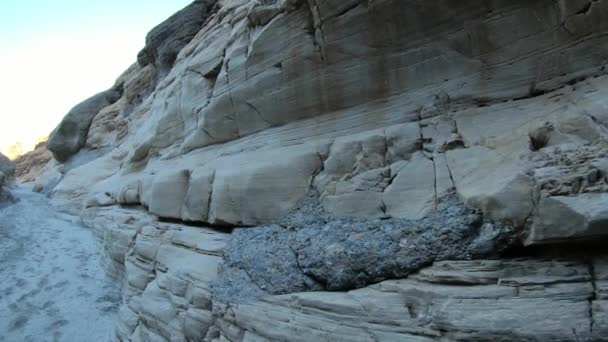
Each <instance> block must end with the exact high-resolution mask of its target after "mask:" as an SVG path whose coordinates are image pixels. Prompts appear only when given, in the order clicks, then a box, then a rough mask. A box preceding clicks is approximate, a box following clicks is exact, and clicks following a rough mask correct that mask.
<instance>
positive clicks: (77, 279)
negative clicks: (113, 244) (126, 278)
mask: <svg viewBox="0 0 608 342" xmlns="http://www.w3.org/2000/svg"><path fill="white" fill-rule="evenodd" d="M14 194H15V195H16V197H18V198H19V199H20V201H19V202H18V203H17V204H15V205H12V206H10V207H7V208H5V209H0V341H7V342H8V341H10V342H13V341H35V342H43V341H105V340H107V339H108V337H109V333H110V331H111V330H112V325H113V321H114V315H115V311H116V308H117V306H118V302H119V301H120V292H119V290H118V289H117V288H116V286H115V285H114V284H113V283H112V281H111V280H110V279H108V278H107V277H106V275H105V274H104V271H103V269H102V267H101V253H100V246H99V243H98V242H97V241H96V239H95V237H94V236H93V234H92V233H91V232H90V231H89V230H87V229H86V228H84V227H82V226H81V225H80V224H79V220H78V218H76V217H74V216H69V215H66V214H63V213H59V212H57V211H55V210H53V208H52V207H50V206H49V203H48V200H47V199H46V198H45V197H44V196H41V195H39V194H35V193H31V192H30V191H28V190H21V189H20V190H17V191H15V192H14Z"/></svg>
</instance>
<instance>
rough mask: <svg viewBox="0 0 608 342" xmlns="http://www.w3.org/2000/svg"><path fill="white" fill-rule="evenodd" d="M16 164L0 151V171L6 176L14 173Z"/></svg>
mask: <svg viewBox="0 0 608 342" xmlns="http://www.w3.org/2000/svg"><path fill="white" fill-rule="evenodd" d="M15 168H16V165H15V163H14V162H12V161H11V160H10V159H8V157H6V156H5V155H3V154H2V153H0V172H2V173H3V174H4V175H5V176H6V177H10V176H12V175H13V173H15Z"/></svg>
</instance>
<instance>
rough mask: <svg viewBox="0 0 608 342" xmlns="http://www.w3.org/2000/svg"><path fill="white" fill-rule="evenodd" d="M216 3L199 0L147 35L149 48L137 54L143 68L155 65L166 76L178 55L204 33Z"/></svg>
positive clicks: (146, 47) (214, 1) (214, 0)
mask: <svg viewBox="0 0 608 342" xmlns="http://www.w3.org/2000/svg"><path fill="white" fill-rule="evenodd" d="M216 2H217V1H216V0H196V1H194V2H193V3H191V4H190V5H188V6H187V7H186V8H184V9H182V10H181V11H179V12H177V13H175V14H174V15H173V16H171V17H170V18H169V19H167V20H166V21H164V22H163V23H162V24H160V25H158V26H156V27H155V28H154V29H153V30H152V31H150V32H149V33H148V35H147V36H146V46H145V47H144V48H143V50H141V51H140V52H139V54H138V55H137V62H138V63H139V65H141V66H142V67H144V66H146V65H148V64H154V65H155V66H156V68H157V69H158V70H160V74H161V77H164V76H165V75H166V74H167V73H168V72H169V70H171V68H172V67H173V63H175V59H176V58H177V55H178V54H179V52H180V51H181V50H182V49H183V48H184V46H186V45H187V44H188V43H189V42H190V41H191V40H192V38H194V36H195V35H196V34H197V33H198V32H199V31H200V30H201V27H202V26H203V23H204V22H205V20H207V17H208V16H209V13H210V11H211V8H212V7H213V6H214V5H215V3H216Z"/></svg>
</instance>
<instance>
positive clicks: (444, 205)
mask: <svg viewBox="0 0 608 342" xmlns="http://www.w3.org/2000/svg"><path fill="white" fill-rule="evenodd" d="M313 203H314V201H313ZM301 206H304V207H307V209H310V206H311V203H306V204H304V205H301ZM312 206H313V208H315V209H316V210H306V211H305V212H302V211H301V210H297V211H295V212H294V213H291V214H290V215H289V216H288V217H286V218H285V219H283V220H282V222H289V223H292V224H290V225H289V228H286V227H284V226H279V225H273V226H268V227H259V228H243V229H238V230H237V231H235V232H233V236H232V238H231V239H230V242H229V243H228V245H227V246H226V249H225V251H224V264H223V266H222V268H221V270H220V278H219V281H218V283H217V284H216V286H215V293H216V294H217V296H218V298H220V299H221V300H223V301H227V302H234V301H238V300H241V297H242V295H240V294H241V291H243V289H244V288H246V287H251V286H254V287H257V288H259V290H262V291H264V292H267V293H271V294H285V293H293V292H301V291H310V290H332V291H335V290H348V289H354V288H360V287H364V286H366V285H369V284H371V283H376V282H379V281H382V280H385V279H396V278H405V277H406V276H407V275H408V274H410V273H412V272H415V271H417V270H419V269H421V268H423V267H425V266H427V265H430V264H432V263H433V262H434V261H439V260H450V259H471V258H473V257H477V258H479V257H484V256H485V257H487V256H491V255H498V254H499V253H500V252H502V251H504V250H506V249H507V248H508V247H512V246H513V245H514V244H515V242H516V241H517V240H516V238H514V236H516V234H515V232H513V231H512V229H510V228H509V227H497V226H495V225H494V224H492V223H489V222H486V223H484V222H483V218H482V217H481V215H480V213H479V212H478V211H476V210H472V209H467V208H465V207H464V206H463V205H462V203H459V201H458V200H457V199H456V198H454V196H450V197H446V198H442V199H441V203H440V206H441V208H440V210H439V211H437V212H436V213H433V214H432V215H429V216H427V217H425V218H424V219H420V220H417V221H409V220H404V219H385V220H380V219H376V220H366V219H332V220H324V219H323V217H326V216H327V215H324V214H323V213H322V208H320V207H319V206H318V205H314V204H312ZM300 215H302V216H304V215H305V216H306V217H308V218H313V217H314V218H316V219H313V220H315V221H317V222H316V223H311V222H310V221H308V222H305V223H304V224H301V223H300V224H298V223H296V224H293V223H294V222H296V220H295V219H294V216H296V217H297V216H300ZM241 272H243V274H245V275H246V278H248V279H249V280H248V281H245V282H235V281H234V279H235V275H236V274H239V273H241ZM251 292H256V290H251ZM234 294H237V296H234ZM248 300H252V299H251V298H249V299H248Z"/></svg>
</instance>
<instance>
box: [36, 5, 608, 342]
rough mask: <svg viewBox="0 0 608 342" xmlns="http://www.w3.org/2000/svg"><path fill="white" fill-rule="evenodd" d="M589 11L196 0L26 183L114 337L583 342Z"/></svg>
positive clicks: (594, 208)
mask: <svg viewBox="0 0 608 342" xmlns="http://www.w3.org/2000/svg"><path fill="white" fill-rule="evenodd" d="M607 15H608V3H607V2H605V1H586V0H581V1H561V0H534V1H523V0H517V1H482V0H473V1H460V2H457V1H425V2H420V1H413V0H377V1H360V0H340V1H338V0H307V1H304V0H268V1H266V0H264V1H249V0H218V1H217V2H210V1H195V2H194V3H193V4H192V5H190V6H189V7H187V8H186V9H184V10H183V11H181V12H178V13H177V14H176V15H175V16H173V17H171V18H170V19H169V20H168V21H166V22H165V23H163V24H161V25H160V26H158V27H157V28H155V29H154V30H153V31H152V32H151V33H150V34H149V36H148V39H147V44H146V47H145V48H144V50H143V51H142V53H140V55H139V57H138V63H136V64H134V65H133V66H131V67H130V68H129V69H128V70H127V71H126V72H125V73H124V74H123V75H121V76H120V77H119V79H118V81H117V82H116V84H117V85H119V86H120V89H121V91H120V92H118V93H116V94H114V93H112V96H111V101H110V100H107V98H106V97H104V98H105V100H103V101H100V102H97V101H93V100H87V102H85V104H86V103H88V101H93V102H95V106H93V107H94V108H92V110H88V109H91V108H89V105H86V106H85V105H84V104H83V105H82V106H85V107H87V110H86V111H83V112H86V113H85V114H82V115H84V116H86V118H87V120H80V121H79V122H82V123H86V125H84V126H86V129H85V128H84V126H83V127H80V126H78V127H77V128H78V129H69V127H68V126H69V125H67V124H66V125H64V124H62V125H60V126H59V127H58V129H57V130H56V131H55V134H54V135H57V134H60V135H61V134H64V133H65V136H66V138H65V139H59V138H55V139H53V137H52V138H51V140H55V141H57V142H58V144H64V145H66V146H67V145H69V146H67V147H66V151H67V153H66V154H62V155H57V151H54V149H55V150H57V149H56V148H53V145H54V144H51V142H49V149H50V150H51V151H53V152H54V153H55V154H56V156H55V157H56V158H57V159H60V160H62V161H65V160H66V159H68V158H70V157H71V158H72V160H70V161H68V162H67V163H64V165H57V163H55V162H54V161H51V162H49V163H48V164H47V165H46V166H45V167H44V168H42V169H41V170H40V171H36V172H35V173H36V176H37V177H36V186H37V187H38V188H39V189H45V191H47V189H48V191H49V193H50V195H52V196H53V198H54V199H55V200H56V201H57V202H61V203H64V204H67V205H68V206H69V207H70V209H71V210H74V211H81V215H82V217H83V220H84V221H85V222H86V223H87V224H88V225H89V226H91V227H92V228H93V229H94V231H95V232H96V233H97V234H98V236H99V238H100V239H102V240H103V242H104V246H105V247H104V248H105V250H104V253H105V254H106V257H107V258H106V260H107V262H106V267H107V269H108V272H110V273H111V274H113V275H114V276H115V277H116V278H117V279H122V280H123V281H124V304H123V306H122V307H121V309H120V312H119V319H118V323H117V329H116V331H115V334H114V339H115V340H118V341H128V340H133V341H239V342H240V341H286V340H287V341H437V340H440V341H471V340H473V341H475V340H477V341H485V340H500V341H522V340H524V341H602V340H605V336H606V334H607V333H608V331H607V326H608V318H607V317H606V312H607V310H608V307H607V306H606V289H607V288H608V287H607V285H606V281H608V278H607V277H608V276H606V251H604V250H602V249H601V248H595V249H594V248H587V247H583V248H581V247H580V245H579V244H581V243H582V244H583V246H587V245H586V244H588V243H590V242H596V243H597V242H599V243H604V242H605V240H606V239H607V238H608V227H607V222H608V214H607V212H606V210H605V207H606V203H608V202H607V200H608V197H607V195H606V194H607V193H608V186H607V184H608V181H607V179H608V166H607V165H608V150H607V147H608V145H607V143H606V141H608V109H607V108H608V107H607V105H606V98H608V75H606V61H607V60H608V45H606V44H605V41H606V33H608V22H607V21H606V20H604V18H605V17H606V16H607ZM102 94H104V93H102ZM114 95H116V96H114ZM102 97H103V96H102ZM77 108H81V105H79V106H77V107H76V108H75V109H74V110H73V111H76V109H77ZM83 108H84V107H83ZM78 111H80V110H78ZM70 114H72V113H70ZM70 114H69V115H68V117H70V118H75V117H76V116H75V115H70ZM68 117H66V120H68ZM89 117H90V118H91V119H90V120H88V118H89ZM64 121H65V120H64ZM68 121H69V120H68ZM61 127H68V128H65V129H62V128H61ZM81 128H82V129H81ZM72 146H74V147H72ZM78 150H81V151H80V152H79V154H78V157H73V155H74V153H75V152H77V151H78ZM310 194H316V195H315V196H313V197H312V198H313V199H314V200H312V199H311V197H309V196H310ZM75 204H76V205H75ZM554 248H556V249H558V250H559V253H551V252H550V251H552V250H553V249H554ZM532 251H535V253H532ZM536 251H538V253H536Z"/></svg>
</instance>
